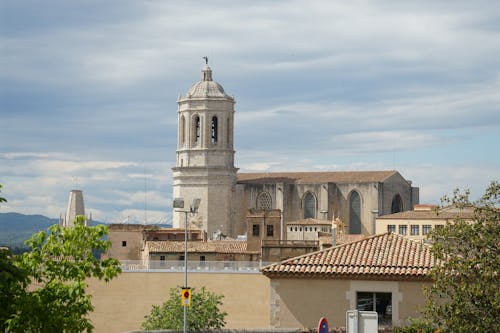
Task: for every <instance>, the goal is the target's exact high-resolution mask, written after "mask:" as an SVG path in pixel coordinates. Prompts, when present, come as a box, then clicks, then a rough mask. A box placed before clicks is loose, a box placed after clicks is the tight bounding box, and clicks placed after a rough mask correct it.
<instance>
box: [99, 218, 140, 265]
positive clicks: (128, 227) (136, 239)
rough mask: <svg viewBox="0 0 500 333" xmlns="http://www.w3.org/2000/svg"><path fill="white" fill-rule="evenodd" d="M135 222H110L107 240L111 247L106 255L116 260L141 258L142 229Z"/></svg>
mask: <svg viewBox="0 0 500 333" xmlns="http://www.w3.org/2000/svg"><path fill="white" fill-rule="evenodd" d="M143 229H144V226H142V225H137V224H112V225H110V226H109V234H108V240H109V241H110V242H111V248H110V249H109V251H108V253H107V255H108V256H109V257H110V258H115V259H118V260H141V259H142V230H143Z"/></svg>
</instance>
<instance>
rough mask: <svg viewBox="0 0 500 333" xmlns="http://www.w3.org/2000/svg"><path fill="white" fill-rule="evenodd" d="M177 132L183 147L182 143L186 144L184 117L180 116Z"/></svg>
mask: <svg viewBox="0 0 500 333" xmlns="http://www.w3.org/2000/svg"><path fill="white" fill-rule="evenodd" d="M179 132H180V133H179V134H180V139H181V145H184V143H185V142H186V119H184V116H181V123H180V126H179Z"/></svg>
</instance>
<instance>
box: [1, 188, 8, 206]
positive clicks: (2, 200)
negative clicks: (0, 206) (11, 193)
mask: <svg viewBox="0 0 500 333" xmlns="http://www.w3.org/2000/svg"><path fill="white" fill-rule="evenodd" d="M2 187H3V186H2V184H0V193H2ZM0 202H7V199H5V198H3V197H0Z"/></svg>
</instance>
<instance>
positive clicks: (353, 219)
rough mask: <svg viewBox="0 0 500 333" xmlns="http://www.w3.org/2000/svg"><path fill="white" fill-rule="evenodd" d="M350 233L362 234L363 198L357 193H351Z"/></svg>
mask: <svg viewBox="0 0 500 333" xmlns="http://www.w3.org/2000/svg"><path fill="white" fill-rule="evenodd" d="M349 233H350V234H360V233H361V198H360V196H359V194H358V192H356V191H352V192H351V198H350V200H349Z"/></svg>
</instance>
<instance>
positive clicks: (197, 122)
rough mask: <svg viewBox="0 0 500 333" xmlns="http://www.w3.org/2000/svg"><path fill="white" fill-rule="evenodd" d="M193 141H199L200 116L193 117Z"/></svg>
mask: <svg viewBox="0 0 500 333" xmlns="http://www.w3.org/2000/svg"><path fill="white" fill-rule="evenodd" d="M193 125H194V143H198V142H200V135H201V125H200V116H195V117H194V122H193Z"/></svg>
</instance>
